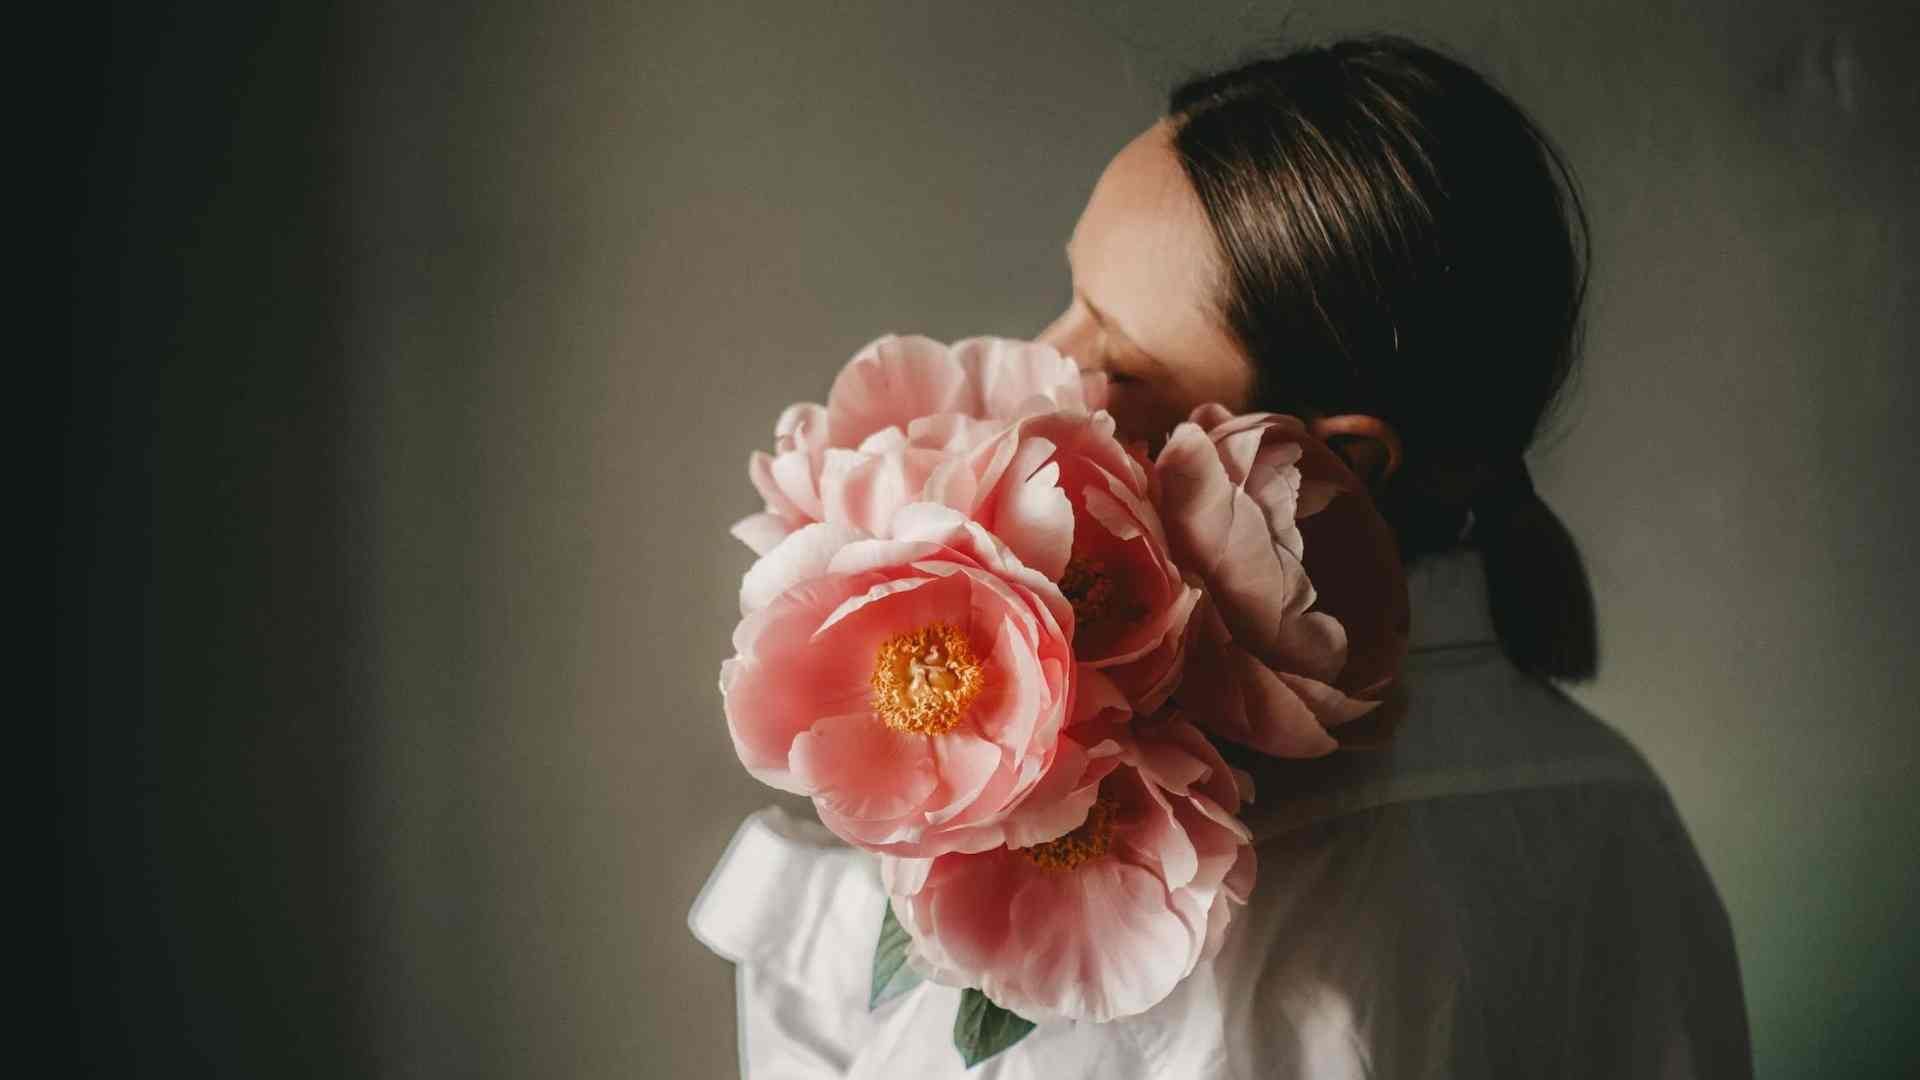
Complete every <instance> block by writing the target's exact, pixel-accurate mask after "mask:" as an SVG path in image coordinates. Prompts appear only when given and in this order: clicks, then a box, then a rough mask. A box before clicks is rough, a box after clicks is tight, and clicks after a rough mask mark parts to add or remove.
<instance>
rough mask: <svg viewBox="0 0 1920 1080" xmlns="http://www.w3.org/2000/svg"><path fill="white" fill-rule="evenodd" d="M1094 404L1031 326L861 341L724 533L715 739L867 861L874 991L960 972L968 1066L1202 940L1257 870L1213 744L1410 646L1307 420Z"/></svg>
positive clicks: (757, 462)
mask: <svg viewBox="0 0 1920 1080" xmlns="http://www.w3.org/2000/svg"><path fill="white" fill-rule="evenodd" d="M1105 393H1106V386H1105V382H1104V379H1102V378H1101V377H1100V376H1097V375H1096V376H1087V375H1083V374H1082V373H1081V372H1080V371H1079V370H1078V368H1077V366H1076V364H1075V363H1074V361H1073V360H1071V359H1070V358H1068V357H1066V356H1063V355H1061V354H1060V353H1059V352H1057V351H1055V350H1054V349H1052V348H1049V347H1047V346H1044V345H1039V344H1034V343H1029V342H1022V341H1016V340H1010V339H1004V338H992V337H976V338H970V339H967V340H965V341H961V342H958V343H956V344H953V345H951V346H948V345H943V344H941V343H939V342H937V341H933V340H930V339H927V338H924V337H900V336H893V335H888V336H885V337H882V338H880V339H878V340H877V341H874V342H873V343H871V344H869V345H868V346H866V347H865V348H864V349H862V350H861V351H860V352H859V353H858V354H856V355H855V356H854V357H853V359H852V360H851V361H849V362H848V363H847V365H846V366H845V368H844V369H842V371H841V372H840V374H839V376H838V377H837V378H836V379H835V380H834V384H833V388H832V390H831V392H830V393H829V395H828V398H827V404H826V405H825V406H824V407H822V406H819V405H814V404H798V405H794V406H791V407H790V408H788V409H787V410H786V411H785V412H784V413H783V414H782V415H781V416H780V418H779V422H778V424H777V425H776V427H775V445H774V450H773V452H772V453H765V452H756V453H755V454H753V456H752V458H751V461H750V464H749V470H748V471H749V475H750V476H751V478H752V480H753V484H754V486H755V488H757V489H758V491H759V493H760V495H761V497H762V498H763V499H764V500H765V503H766V509H765V511H764V512H762V513H758V514H755V515H753V516H751V517H748V518H746V519H744V520H742V521H741V522H739V523H738V524H737V525H735V526H734V529H733V532H734V535H735V536H737V537H738V538H739V539H741V540H742V541H744V542H745V543H746V544H747V545H748V546H749V547H751V548H752V549H753V550H754V552H755V553H756V554H758V556H759V559H758V561H756V562H755V563H754V564H753V566H752V568H751V569H749V570H748V571H747V573H746V576H745V578H744V580H743V581H742V582H741V587H740V609H741V615H742V618H741V621H740V624H739V626H738V628H737V629H736V630H735V631H734V635H733V645H734V650H735V655H734V656H733V657H732V658H730V659H728V660H727V661H725V662H724V663H723V664H722V665H721V669H720V690H721V693H722V695H723V696H724V698H725V705H726V716H727V724H728V728H729V730H730V731H731V733H732V736H733V744H734V748H735V750H736V751H737V752H738V754H739V756H740V760H741V762H742V763H743V764H744V765H745V766H746V767H747V769H748V771H750V772H751V773H752V774H753V775H754V776H756V777H758V778H759V779H761V780H762V781H764V782H766V783H768V784H771V785H773V786H774V787H777V788H780V789H781V790H784V791H790V792H795V793H797V794H801V795H805V796H808V797H810V798H811V799H812V800H813V803H814V805H815V807H816V808H817V810H818V812H819V816H820V820H821V821H822V822H823V823H824V824H825V825H826V826H827V827H828V828H830V829H832V830H833V831H834V832H835V833H836V834H838V835H839V836H840V837H842V838H844V839H845V840H846V841H847V842H848V843H851V844H854V845H857V846H859V847H861V848H864V849H866V850H868V851H872V852H874V853H876V854H877V855H878V856H879V859H880V875H881V880H882V881H883V883H884V885H885V887H886V890H887V893H888V895H889V897H890V901H891V904H890V910H889V911H888V913H887V917H886V919H885V921H884V923H883V925H882V926H881V927H880V937H879V942H878V947H877V949H876V952H875V966H874V986H873V1000H874V1002H875V1003H876V1004H877V1003H878V1002H879V1001H881V1000H884V999H885V998H887V997H889V996H891V995H892V994H893V993H897V992H898V991H899V990H900V989H902V988H904V987H906V986H910V985H912V983H913V982H915V981H917V980H918V979H920V978H928V979H932V980H934V981H936V982H940V983H944V984H947V985H951V986H958V987H964V988H967V993H966V994H965V995H964V996H963V998H962V1004H961V1008H960V1015H959V1017H958V1018H957V1020H956V1025H955V1039H956V1043H957V1045H958V1046H959V1048H960V1050H961V1053H962V1055H963V1057H964V1058H965V1060H966V1061H967V1063H968V1064H969V1065H971V1064H973V1063H975V1062H977V1061H979V1060H982V1059H984V1058H985V1057H987V1056H990V1055H991V1054H993V1053H995V1052H997V1051H999V1050H1000V1049H1003V1048H1004V1047H1006V1046H1008V1045H1011V1044H1012V1043H1013V1042H1014V1041H1016V1040H1017V1039H1019V1038H1020V1037H1021V1036H1023V1035H1024V1034H1026V1032H1027V1031H1029V1030H1031V1028H1032V1026H1033V1024H1034V1022H1037V1021H1043V1020H1053V1019H1062V1018H1071V1019H1080V1020H1090V1021H1106V1020H1111V1019H1114V1018H1117V1017H1123V1016H1129V1015H1132V1014H1136V1013H1140V1012H1143V1011H1145V1010H1146V1009H1148V1008H1150V1007H1152V1006H1153V1005H1154V1004H1155V1003H1156V1002H1159V1001H1160V1000H1161V999H1163V998H1165V997H1166V996H1167V995H1168V994H1169V993H1171V992H1172V990H1173V988H1174V987H1175V986H1176V985H1177V984H1178V983H1179V982H1180V980H1182V979H1184V978H1185V977H1186V976H1187V975H1189V974H1190V973H1191V972H1192V971H1193V970H1194V968H1195V966H1196V965H1197V964H1199V963H1200V962H1201V961H1202V960H1204V959H1207V958H1209V957H1211V956H1212V955H1213V954H1214V953H1215V952H1216V951H1217V950H1218V949H1219V948H1220V945H1221V943H1222V941H1223V938H1224V935H1225V934H1226V933H1227V929H1228V926H1229V924H1230V921H1231V919H1232V914H1233V910H1234V908H1235V907H1236V906H1237V905H1240V904H1244V903H1245V902H1246V901H1247V898H1248V895H1249V892H1250V890H1251V889H1252V887H1253V882H1254V853H1253V848H1252V847H1251V845H1250V840H1251V835H1250V833H1249V831H1248V829H1247V827H1246V826H1245V825H1244V824H1243V823H1242V821H1241V820H1240V816H1239V815H1240V810H1241V806H1242V804H1243V803H1246V802H1249V801H1250V800H1251V799H1252V798H1253V791H1252V781H1251V778H1250V777H1249V776H1248V774H1247V773H1245V772H1243V771H1241V770H1239V769H1235V768H1233V767H1231V766H1230V765H1229V764H1228V763H1227V762H1226V761H1225V760H1224V759H1223V758H1222V756H1221V754H1220V752H1219V750H1218V749H1216V747H1215V744H1214V740H1215V739H1227V740H1231V741H1233V742H1236V743H1240V744H1243V745H1245V746H1247V747H1250V748H1252V749H1254V750H1256V751H1260V752H1263V753H1266V754H1271V755H1277V756H1282V757H1314V756H1318V755H1322V754H1326V753H1329V752H1331V751H1333V750H1334V749H1336V748H1337V747H1338V746H1339V745H1340V744H1339V742H1338V741H1337V740H1336V739H1335V738H1334V737H1333V736H1332V735H1331V734H1329V731H1328V729H1330V728H1335V727H1338V726H1339V725H1341V724H1345V723H1347V722H1349V721H1351V720H1354V719H1356V718H1357V717H1360V716H1362V715H1365V714H1367V713H1369V712H1372V711H1373V710H1375V709H1377V708H1379V707H1380V706H1381V705H1382V704H1383V703H1384V702H1385V701H1386V694H1387V691H1388V690H1389V688H1390V687H1391V685H1392V684H1393V682H1394V680H1395V678H1396V677H1397V675H1398V673H1399V669H1400V666H1401V664H1402V661H1403V660H1404V657H1405V653H1406V638H1407V622H1408V610H1407V597H1406V584H1405V578H1404V575H1403V573H1402V571H1401V566H1400V561H1399V555H1398V552H1397V549H1396V547H1395V544H1394V538H1393V534H1392V532H1391V531H1390V529H1389V528H1388V526H1387V525H1386V523H1385V522H1384V521H1383V520H1382V519H1381V517H1380V515H1379V513H1378V511H1377V509H1376V508H1375V507H1374V505H1373V503H1372V501H1371V500H1370V499H1369V498H1368V495H1367V491H1366V488H1365V485H1364V484H1363V483H1362V482H1361V481H1360V480H1359V478H1358V477H1356V476H1354V474H1353V473H1352V472H1350V471H1349V470H1348V469H1347V467H1346V465H1345V462H1344V461H1343V460H1342V459H1341V458H1340V457H1339V455H1338V454H1336V453H1335V452H1334V451H1333V450H1332V449H1330V448H1329V447H1328V446H1327V445H1325V444H1324V443H1323V442H1321V441H1320V440H1318V439H1316V438H1315V437H1313V435H1311V434H1310V433H1309V429H1308V427H1307V426H1306V425H1305V424H1303V423H1302V422H1301V421H1300V420H1298V419H1296V418H1294V417H1290V416H1284V415H1276V414H1264V413H1255V414H1249V415H1241V416H1235V415H1232V414H1231V413H1229V412H1228V411H1227V410H1225V409H1223V408H1221V407H1219V406H1217V405H1205V406H1201V407H1200V408H1198V409H1196V410H1194V412H1193V414H1192V416H1191V418H1190V419H1189V420H1188V421H1187V422H1185V423H1182V424H1180V425H1179V426H1178V427H1176V428H1175V429H1174V430H1173V432H1172V433H1171V435H1170V436H1169V437H1168V439H1167V441H1166V443H1165V445H1164V447H1162V449H1161V450H1160V451H1159V453H1158V454H1157V455H1155V456H1153V457H1151V458H1150V457H1149V456H1148V454H1147V451H1146V447H1145V446H1144V445H1141V444H1137V443H1136V444H1128V443H1124V442H1122V441H1121V439H1119V438H1118V437H1117V436H1116V433H1115V428H1114V422H1113V419H1112V417H1110V416H1109V415H1108V414H1107V413H1106V412H1104V411H1102V409H1101V405H1102V404H1103V403H1104V399H1105ZM1309 540H1312V541H1313V543H1311V544H1309V542H1308V541H1309ZM1310 568H1311V571H1312V572H1311V574H1309V569H1310Z"/></svg>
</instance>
